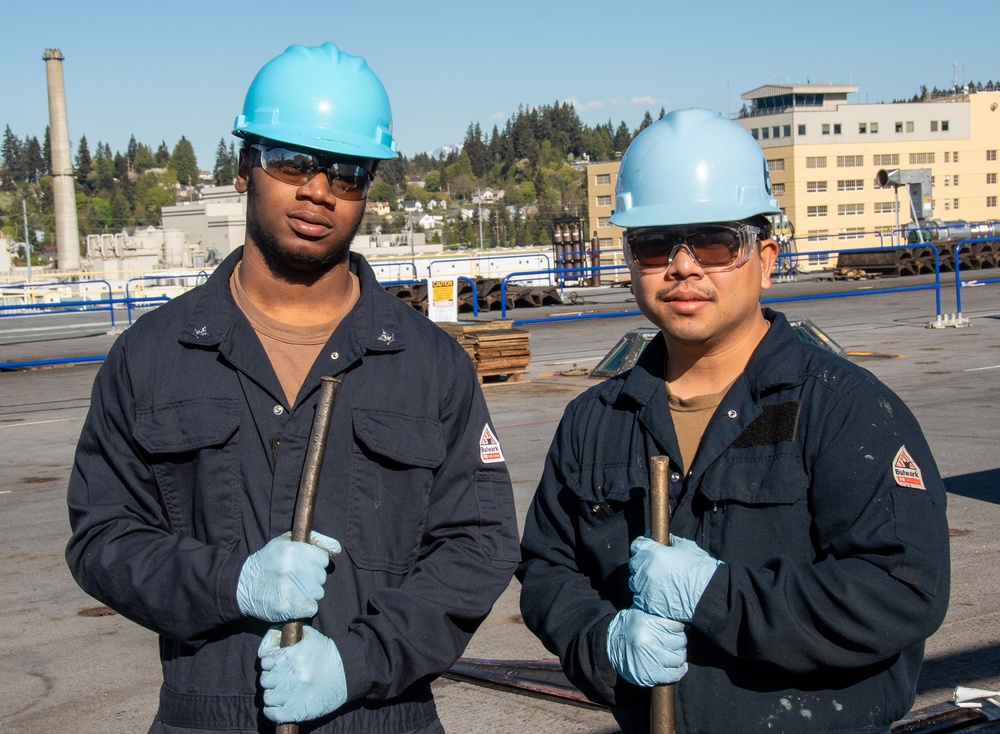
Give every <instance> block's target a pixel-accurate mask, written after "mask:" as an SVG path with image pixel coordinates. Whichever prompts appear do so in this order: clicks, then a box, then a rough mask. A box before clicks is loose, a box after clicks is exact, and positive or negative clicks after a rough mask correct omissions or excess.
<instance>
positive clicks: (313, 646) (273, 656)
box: [257, 625, 347, 723]
mask: <svg viewBox="0 0 1000 734" xmlns="http://www.w3.org/2000/svg"><path fill="white" fill-rule="evenodd" d="M257 655H258V657H260V667H261V670H263V671H264V672H262V673H261V674H260V685H261V687H262V688H263V689H264V716H266V717H267V718H269V719H270V720H271V721H274V722H278V723H290V722H293V721H308V720H309V719H315V718H317V717H319V716H323V715H324V714H328V713H330V712H331V711H336V710H337V709H339V708H340V707H341V706H343V705H344V701H346V700H347V677H346V676H345V675H344V662H343V661H342V660H341V659H340V651H339V650H338V649H337V645H336V643H335V642H334V641H333V640H331V639H330V638H329V637H327V636H326V635H324V634H322V633H321V632H317V631H316V630H314V629H313V628H312V627H309V626H308V625H303V626H302V639H301V640H299V641H298V642H296V643H295V644H294V645H292V646H290V647H281V629H280V628H274V629H270V630H268V632H267V634H266V635H264V639H263V640H261V643H260V647H259V648H258V649H257Z"/></svg>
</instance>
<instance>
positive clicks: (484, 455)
mask: <svg viewBox="0 0 1000 734" xmlns="http://www.w3.org/2000/svg"><path fill="white" fill-rule="evenodd" d="M479 458H480V459H481V460H482V462H483V463H484V464H498V463H500V462H502V461H503V460H504V458H503V449H501V448H500V441H499V440H498V439H497V437H496V434H494V433H493V431H492V430H490V426H489V424H486V425H485V426H483V433H482V435H481V436H480V437H479Z"/></svg>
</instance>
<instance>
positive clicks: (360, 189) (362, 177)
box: [250, 143, 374, 201]
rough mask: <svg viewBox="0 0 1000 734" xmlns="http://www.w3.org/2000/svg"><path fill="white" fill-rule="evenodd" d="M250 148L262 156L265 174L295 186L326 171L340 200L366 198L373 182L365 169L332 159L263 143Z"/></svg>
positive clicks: (331, 188)
mask: <svg viewBox="0 0 1000 734" xmlns="http://www.w3.org/2000/svg"><path fill="white" fill-rule="evenodd" d="M250 147H252V148H253V149H254V150H256V151H259V152H260V167H261V168H263V169H264V172H265V173H267V174H268V175H269V176H270V177H271V178H275V179H277V180H278V181H282V182H284V183H286V184H291V185H292V186H302V185H303V184H305V183H307V182H308V181H310V180H312V178H313V177H314V176H315V175H316V174H317V173H319V172H320V171H325V172H326V177H327V180H329V182H330V190H331V191H333V195H334V196H336V197H337V198H338V199H346V200H347V201H358V200H360V199H363V198H365V197H366V196H367V195H368V189H369V188H371V185H372V179H373V178H374V176H372V174H371V173H370V172H369V171H368V169H366V168H364V167H363V166H359V165H357V164H355V163H348V162H347V161H344V160H337V159H336V158H334V157H333V156H320V155H319V154H317V153H313V152H311V151H305V150H295V149H293V148H281V147H272V146H269V145H262V144H260V143H254V144H253V145H252V146H250Z"/></svg>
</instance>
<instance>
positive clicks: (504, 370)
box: [438, 320, 531, 383]
mask: <svg viewBox="0 0 1000 734" xmlns="http://www.w3.org/2000/svg"><path fill="white" fill-rule="evenodd" d="M438 325H439V326H440V327H441V328H442V329H444V330H445V331H447V332H448V333H449V334H451V335H452V336H453V337H454V338H455V339H456V340H457V341H458V343H459V344H461V345H462V347H463V348H464V349H465V351H466V352H467V353H468V354H469V356H470V357H472V361H473V363H474V364H475V365H476V373H477V374H478V375H479V381H480V382H481V383H485V382H487V380H486V379H485V378H506V382H519V381H520V380H521V375H522V374H524V373H525V372H527V371H528V365H529V364H530V362H531V349H530V346H529V339H530V337H531V334H530V332H528V331H526V330H524V329H514V328H512V327H511V325H510V322H506V323H505V322H503V321H487V320H483V321H459V322H454V323H443V324H438Z"/></svg>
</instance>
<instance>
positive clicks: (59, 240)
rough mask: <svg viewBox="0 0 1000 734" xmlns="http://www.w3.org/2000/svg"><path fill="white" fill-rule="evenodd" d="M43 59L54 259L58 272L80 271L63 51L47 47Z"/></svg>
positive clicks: (78, 226) (78, 233) (78, 236)
mask: <svg viewBox="0 0 1000 734" xmlns="http://www.w3.org/2000/svg"><path fill="white" fill-rule="evenodd" d="M42 58H43V59H45V77H46V79H47V80H48V85H49V145H50V147H51V149H52V197H53V199H54V200H55V215H56V258H57V264H58V266H59V269H60V270H79V269H80V225H79V222H77V219H76V189H75V187H74V186H73V159H72V154H71V148H70V142H69V122H68V120H67V117H66V86H65V84H64V83H63V71H62V62H63V58H64V57H63V55H62V52H61V51H60V50H59V49H57V48H50V49H47V50H46V51H45V54H44V55H43V56H42Z"/></svg>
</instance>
